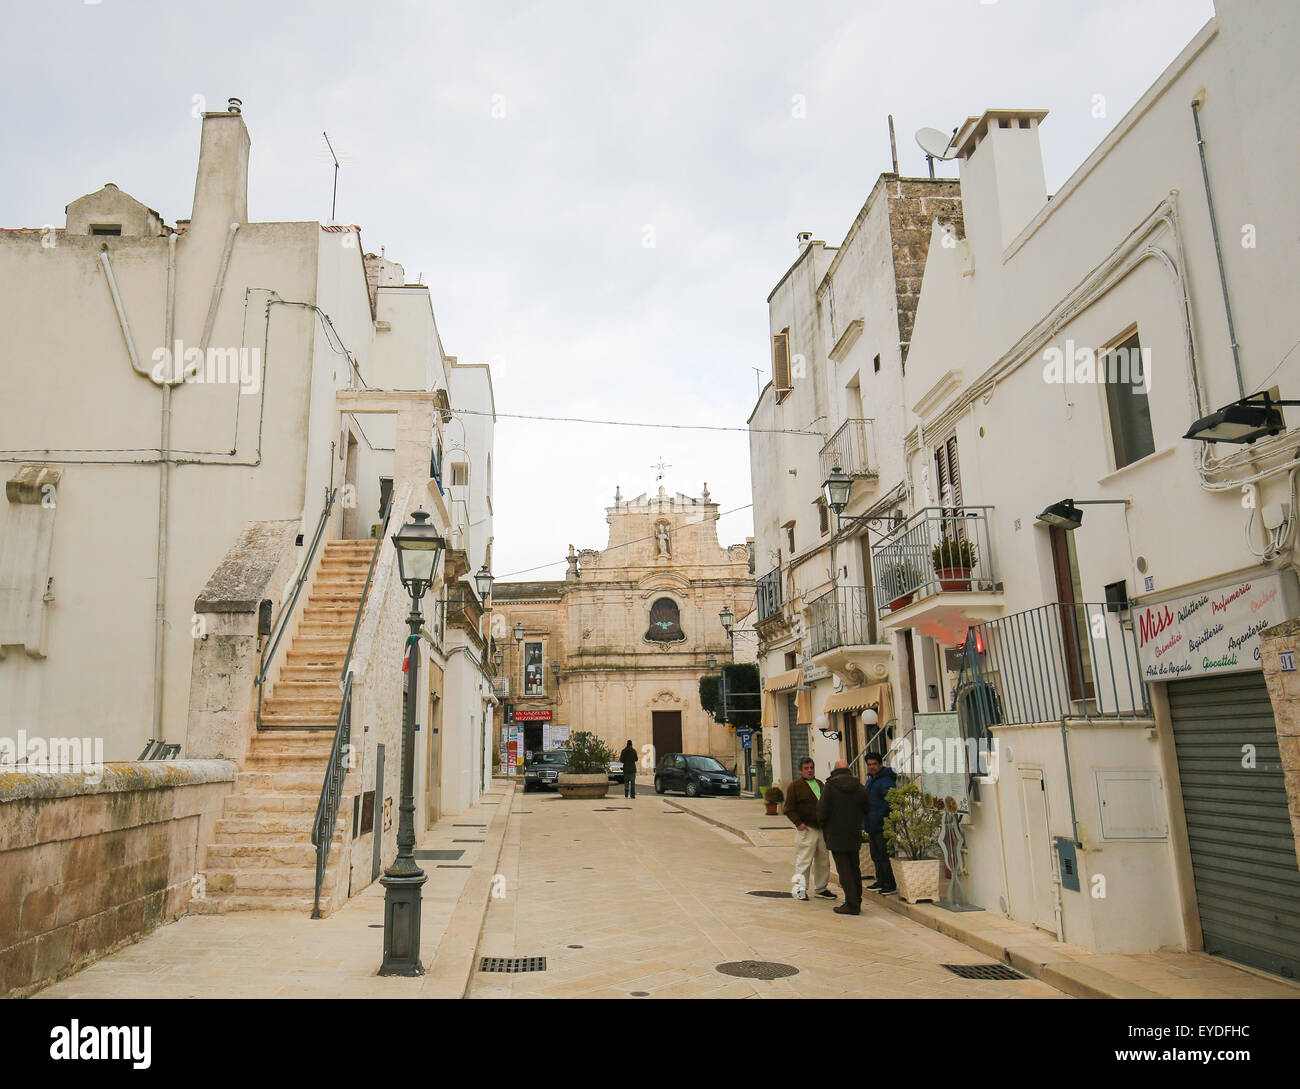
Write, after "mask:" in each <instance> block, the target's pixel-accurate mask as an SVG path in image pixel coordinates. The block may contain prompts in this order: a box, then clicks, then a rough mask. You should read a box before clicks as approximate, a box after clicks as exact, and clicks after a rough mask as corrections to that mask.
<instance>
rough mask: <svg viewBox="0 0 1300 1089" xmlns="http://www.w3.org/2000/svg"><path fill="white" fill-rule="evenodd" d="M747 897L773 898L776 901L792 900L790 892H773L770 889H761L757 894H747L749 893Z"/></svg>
mask: <svg viewBox="0 0 1300 1089" xmlns="http://www.w3.org/2000/svg"><path fill="white" fill-rule="evenodd" d="M745 895H746V896H770V897H772V898H773V899H775V900H780V899H786V900H789V899H790V893H788V892H773V891H771V890H770V889H759V890H757V891H756V892H747V893H745Z"/></svg>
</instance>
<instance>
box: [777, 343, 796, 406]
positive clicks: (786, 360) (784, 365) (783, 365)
mask: <svg viewBox="0 0 1300 1089" xmlns="http://www.w3.org/2000/svg"><path fill="white" fill-rule="evenodd" d="M772 385H773V387H774V388H775V389H776V393H777V396H778V397H780V396H781V395H783V394H786V393H789V392H790V390H792V389H793V388H794V387H793V386H792V385H791V384H790V334H789V333H787V332H781V333H774V334H773V336H772Z"/></svg>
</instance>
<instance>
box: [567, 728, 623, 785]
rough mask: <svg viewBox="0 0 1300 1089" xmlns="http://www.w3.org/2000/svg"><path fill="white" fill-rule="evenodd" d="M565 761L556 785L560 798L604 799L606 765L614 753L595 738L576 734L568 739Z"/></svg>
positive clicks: (590, 735)
mask: <svg viewBox="0 0 1300 1089" xmlns="http://www.w3.org/2000/svg"><path fill="white" fill-rule="evenodd" d="M565 752H566V753H567V754H568V761H567V763H566V764H565V767H564V771H562V772H561V773H560V775H559V776H558V778H557V779H556V781H555V785H556V787H557V788H558V790H559V792H560V797H562V798H603V797H605V795H606V793H607V792H608V791H609V762H610V761H611V760H613V759H614V750H613V749H611V748H610V747H609V746H608V745H606V744H605V742H604V741H602V740H601V739H600V738H598V737H597V736H596V735H595V734H593V733H590V732H588V731H587V730H579V731H578V732H577V733H575V734H570V735H569V744H568V745H567V746H566V748H565Z"/></svg>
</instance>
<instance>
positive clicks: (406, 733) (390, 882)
mask: <svg viewBox="0 0 1300 1089" xmlns="http://www.w3.org/2000/svg"><path fill="white" fill-rule="evenodd" d="M393 544H394V545H395V546H396V548H397V569H398V573H399V574H400V576H401V579H402V585H403V586H405V587H406V589H407V592H408V593H409V594H410V595H411V615H410V616H408V617H407V618H406V619H407V624H408V625H409V626H410V629H411V631H410V635H409V636H408V637H407V640H406V644H407V648H408V656H409V659H410V665H409V672H408V673H407V696H406V707H405V713H404V714H403V716H402V794H401V802H400V804H399V806H398V824H397V857H396V858H395V859H393V864H392V865H391V866H389V867H388V869H386V870H385V871H384V875H383V877H381V878H380V879H379V883H380V884H381V885H383V886H384V962H383V964H382V965H380V968H379V974H380V975H381V976H419V975H423V974H424V966H423V965H421V964H420V903H421V889H422V888H423V887H424V883H425V882H426V881H427V880H428V876H427V875H426V874H425V872H424V871H423V870H422V869H420V867H419V865H418V864H417V863H416V861H415V705H416V702H417V694H416V693H417V687H416V678H417V675H418V673H419V665H420V654H419V641H420V628H421V626H422V625H423V623H424V618H423V617H422V616H421V615H420V599H421V598H422V597H423V596H424V595H425V592H426V591H427V590H428V589H429V587H430V586H431V585H432V584H433V577H434V573H435V572H436V571H437V570H438V557H439V556H440V555H441V554H442V551H443V549H444V548H446V544H447V543H446V541H444V540H443V539H442V538H441V537H439V536H438V533H437V530H436V528H435V527H434V526H433V525H431V524H430V522H429V515H428V512H427V511H423V510H417V511H414V512H412V514H411V521H409V522H407V523H406V525H404V526H403V527H402V528H401V529H400V530H399V531H398V532H397V533H394V534H393ZM379 834H380V831H379V829H375V835H379Z"/></svg>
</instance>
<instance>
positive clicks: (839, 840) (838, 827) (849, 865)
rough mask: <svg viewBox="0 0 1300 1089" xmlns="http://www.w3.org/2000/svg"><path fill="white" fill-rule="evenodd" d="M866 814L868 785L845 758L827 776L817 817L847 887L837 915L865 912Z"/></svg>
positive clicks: (842, 882)
mask: <svg viewBox="0 0 1300 1089" xmlns="http://www.w3.org/2000/svg"><path fill="white" fill-rule="evenodd" d="M866 815H867V788H866V787H864V786H863V785H862V784H861V783H859V782H858V780H857V778H856V777H855V776H854V774H853V773H852V772H851V771H849V766H848V764H847V763H846V762H845V761H843V760H837V761H835V769H834V770H833V771H832V772H831V774H830V777H829V778H828V779H827V780H826V787H825V789H824V790H823V791H822V796H821V801H819V802H818V803H817V817H818V819H819V820H820V821H821V825H822V834H823V835H824V836H825V837H826V846H827V847H829V848H830V851H831V857H832V858H834V859H835V872H836V873H837V874H838V875H839V878H840V887H841V888H843V889H844V903H842V904H840V906H839V907H837V908H835V914H836V915H860V914H861V913H862V864H861V862H860V861H859V854H860V852H861V850H862V820H863V818H864V817H865V816H866Z"/></svg>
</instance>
